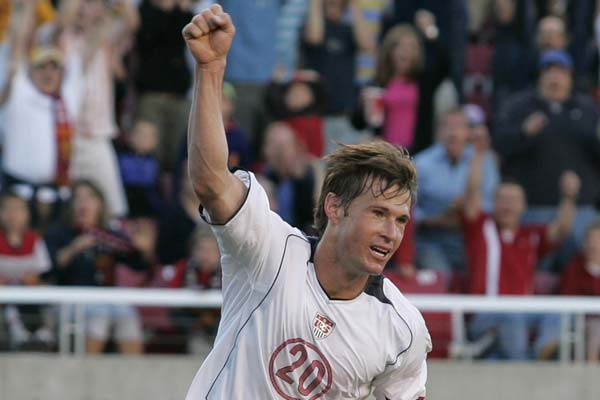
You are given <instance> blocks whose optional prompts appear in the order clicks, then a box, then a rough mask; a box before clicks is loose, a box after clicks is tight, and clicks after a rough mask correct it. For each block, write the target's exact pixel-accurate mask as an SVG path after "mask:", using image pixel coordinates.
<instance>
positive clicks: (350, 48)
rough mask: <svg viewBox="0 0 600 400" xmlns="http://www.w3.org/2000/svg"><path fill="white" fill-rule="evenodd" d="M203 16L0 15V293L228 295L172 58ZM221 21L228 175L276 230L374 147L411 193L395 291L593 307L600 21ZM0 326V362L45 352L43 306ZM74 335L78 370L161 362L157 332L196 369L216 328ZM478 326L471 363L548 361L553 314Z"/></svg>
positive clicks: (145, 5)
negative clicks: (95, 358) (343, 156)
mask: <svg viewBox="0 0 600 400" xmlns="http://www.w3.org/2000/svg"><path fill="white" fill-rule="evenodd" d="M211 3H212V1H211V0H7V1H3V2H2V3H0V133H1V138H2V140H1V143H2V147H1V176H2V179H1V189H2V195H1V197H0V285H64V286H73V285H76V286H141V287H144V286H147V287H170V288H181V287H187V288H192V289H194V290H205V289H218V288H219V287H220V279H221V276H220V267H219V262H220V261H219V255H218V247H217V245H216V242H215V239H214V237H213V236H212V234H211V232H210V230H208V229H207V228H206V226H205V224H203V222H202V220H201V217H200V214H199V212H198V207H199V204H198V201H197V199H196V197H195V195H194V193H193V189H192V187H191V185H190V182H189V179H188V172H187V168H186V165H187V164H186V158H187V155H186V148H187V144H186V140H187V138H186V136H187V135H186V128H187V121H188V112H189V109H190V106H191V98H190V92H191V90H190V89H191V88H190V87H191V85H192V80H193V79H192V77H193V73H194V66H193V63H192V61H191V58H190V57H189V55H188V53H187V50H186V48H185V43H184V41H183V40H182V37H181V30H182V28H183V27H184V25H185V24H186V23H188V22H189V20H190V19H191V18H192V17H193V15H194V14H195V13H198V12H199V11H201V10H202V9H204V8H205V7H207V6H209V5H210V4H211ZM220 3H221V4H222V6H223V8H224V9H225V11H226V12H228V13H230V15H231V16H232V19H233V22H234V24H235V25H236V38H235V40H234V42H233V46H232V48H231V51H230V54H229V58H228V64H227V71H226V77H225V78H226V81H227V82H226V83H225V84H224V86H223V96H222V104H223V124H224V128H225V132H226V138H227V143H228V145H229V150H230V152H229V167H231V168H245V169H250V170H252V171H254V172H255V173H256V174H257V176H258V179H259V181H260V182H261V184H263V185H264V187H265V189H266V191H267V193H268V196H269V200H270V204H271V208H272V210H273V211H274V212H277V213H278V214H279V215H281V217H282V218H283V219H284V220H286V221H287V222H289V223H290V224H293V225H295V226H298V227H299V228H301V229H302V230H304V231H305V232H307V234H312V233H313V232H314V231H313V227H312V219H313V209H314V206H315V202H316V199H317V198H318V195H319V193H318V191H319V187H320V183H321V180H322V171H323V161H322V157H323V156H326V155H327V154H328V153H329V152H331V151H332V149H334V148H335V147H337V146H340V145H342V144H349V143H357V142H361V141H367V140H386V141H389V142H391V143H393V144H396V145H400V146H404V147H406V148H408V149H409V150H410V151H411V153H412V154H413V155H414V160H415V163H416V167H417V170H418V174H419V191H418V200H417V202H416V204H415V205H414V207H413V210H412V217H413V218H412V220H411V223H410V224H409V226H408V228H407V230H406V232H405V239H404V241H403V243H402V245H401V248H400V249H399V251H398V253H397V255H396V257H395V259H394V263H392V264H391V265H389V267H388V269H387V272H386V273H387V274H388V276H389V277H390V278H391V279H392V280H393V281H394V282H395V283H396V284H398V286H399V287H400V288H401V289H402V290H403V291H404V292H411V291H416V292H421V293H423V292H427V291H428V290H430V292H436V293H463V294H477V295H487V296H502V295H535V294H566V295H600V225H599V222H598V217H599V212H598V207H599V206H600V133H599V132H600V125H599V122H600V121H599V117H600V109H599V105H600V103H599V102H600V79H599V76H600V61H599V60H600V56H599V54H600V51H599V49H600V1H596V0H579V1H569V0H548V1H529V0H448V1H435V0H421V1H408V0H260V1H245V0H244V1H241V0H222V1H221V2H220ZM428 288H429V289H428ZM0 311H1V316H0V349H10V350H19V349H44V350H54V349H56V310H53V309H52V307H48V306H45V305H27V306H22V305H17V306H4V307H0ZM85 316H86V323H87V326H86V335H87V350H88V352H91V353H96V352H102V351H106V349H107V344H110V345H113V347H114V348H115V349H117V350H118V351H121V352H124V353H141V352H144V351H153V349H156V351H161V346H160V345H157V343H155V342H153V340H154V338H155V336H156V335H158V334H159V333H160V334H162V335H165V336H168V335H175V334H179V335H182V336H183V337H184V341H183V345H182V346H183V347H182V349H183V350H186V349H187V350H189V351H193V348H194V346H193V345H192V342H193V341H194V338H197V337H201V338H206V340H209V341H210V339H211V338H212V337H213V336H214V334H215V332H216V327H217V326H218V321H219V312H218V311H215V310H156V309H154V310H150V309H140V308H135V307H131V306H115V305H98V306H94V307H88V308H86V310H85ZM152 318H155V319H156V318H157V319H158V320H160V321H159V322H157V321H156V320H152ZM587 322H588V325H587V326H588V337H587V339H588V340H587V344H588V359H590V360H598V359H599V357H600V324H599V323H598V320H597V319H593V318H590V319H588V321H587ZM468 324H469V325H468V327H469V329H468V334H469V338H470V339H471V340H472V345H473V346H472V347H471V348H469V349H467V350H464V351H465V354H466V353H469V354H470V356H476V357H482V358H494V359H532V358H552V357H555V356H556V347H557V346H556V345H557V343H558V339H559V331H560V326H559V324H560V321H559V319H558V317H557V316H556V315H553V314H542V315H525V314H510V315H509V314H475V315H472V316H469V319H468ZM430 329H431V330H432V333H433V339H434V347H436V344H437V345H438V346H437V347H438V348H443V347H444V344H443V343H442V342H441V341H437V340H438V337H437V336H436V334H435V333H434V332H435V331H436V329H435V328H431V326H430ZM111 333H112V336H111ZM436 341H437V342H436ZM186 346H187V347H186ZM473 349H475V350H473ZM438 354H439V355H442V356H443V355H445V353H444V352H441V353H438ZM458 355H460V354H458Z"/></svg>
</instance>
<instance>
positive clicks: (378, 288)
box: [365, 275, 392, 304]
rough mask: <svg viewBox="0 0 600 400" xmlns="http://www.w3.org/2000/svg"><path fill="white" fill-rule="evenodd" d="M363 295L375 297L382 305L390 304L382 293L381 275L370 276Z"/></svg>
mask: <svg viewBox="0 0 600 400" xmlns="http://www.w3.org/2000/svg"><path fill="white" fill-rule="evenodd" d="M365 293H366V294H368V295H371V296H373V297H375V298H376V299H377V300H379V301H380V302H382V303H384V304H392V302H391V301H390V299H388V298H387V297H386V296H385V293H384V292H383V275H371V276H369V280H368V281H367V286H365Z"/></svg>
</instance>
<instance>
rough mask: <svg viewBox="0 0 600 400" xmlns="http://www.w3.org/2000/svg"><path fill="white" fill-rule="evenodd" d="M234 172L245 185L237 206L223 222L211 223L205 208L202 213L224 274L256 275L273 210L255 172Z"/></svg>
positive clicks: (266, 244)
mask: <svg viewBox="0 0 600 400" xmlns="http://www.w3.org/2000/svg"><path fill="white" fill-rule="evenodd" d="M235 175H236V176H237V177H238V178H239V179H240V180H241V181H242V182H243V183H244V184H245V185H246V187H247V188H248V191H247V193H246V198H245V199H244V202H243V204H242V205H241V207H240V208H239V210H238V211H237V212H236V213H235V214H234V215H233V216H232V217H231V218H230V219H229V221H227V222H225V223H224V224H213V223H211V221H210V217H209V215H208V213H207V212H206V211H203V212H202V217H203V219H204V220H205V221H206V222H207V223H209V224H210V227H211V229H212V231H213V233H214V234H215V237H216V238H217V242H218V244H219V251H220V252H221V268H222V270H223V275H224V276H227V275H233V274H235V273H236V272H238V271H240V270H244V271H247V273H248V275H250V276H251V277H252V278H254V279H257V278H258V277H259V276H260V273H261V270H262V269H264V265H265V260H266V258H267V256H268V252H269V247H270V246H271V245H272V244H271V237H272V236H273V231H272V229H271V227H272V218H273V217H272V212H271V209H270V207H269V200H268V198H267V194H266V192H265V190H264V189H263V188H262V186H261V185H260V184H259V183H258V181H257V180H256V177H255V176H254V174H252V173H251V172H248V171H244V170H238V171H236V172H235Z"/></svg>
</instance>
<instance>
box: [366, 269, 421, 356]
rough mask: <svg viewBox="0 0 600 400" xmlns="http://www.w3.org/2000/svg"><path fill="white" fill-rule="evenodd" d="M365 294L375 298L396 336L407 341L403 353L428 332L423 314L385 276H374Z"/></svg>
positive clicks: (370, 279)
mask: <svg viewBox="0 0 600 400" xmlns="http://www.w3.org/2000/svg"><path fill="white" fill-rule="evenodd" d="M365 293H366V294H368V295H370V296H373V298H374V300H376V301H377V302H378V305H380V308H381V309H382V310H383V312H384V314H385V317H386V320H387V321H389V322H390V323H391V325H392V327H393V329H394V331H395V332H396V335H399V336H400V337H402V338H403V339H405V340H403V342H404V343H405V344H406V346H405V349H403V350H402V351H406V350H408V348H409V347H410V346H411V345H412V343H413V341H414V337H415V336H416V335H419V334H422V333H424V332H426V331H427V328H426V326H425V321H424V320H423V316H422V315H421V312H420V311H419V310H418V309H417V308H416V307H415V306H414V305H413V304H412V303H411V302H410V301H408V299H407V298H406V297H405V296H404V295H403V294H402V293H401V292H400V289H398V287H397V286H396V285H394V284H393V283H392V281H390V280H389V279H388V278H386V277H384V276H383V275H378V276H372V277H371V278H369V283H368V284H367V287H366V289H365ZM406 339H407V340H408V342H406Z"/></svg>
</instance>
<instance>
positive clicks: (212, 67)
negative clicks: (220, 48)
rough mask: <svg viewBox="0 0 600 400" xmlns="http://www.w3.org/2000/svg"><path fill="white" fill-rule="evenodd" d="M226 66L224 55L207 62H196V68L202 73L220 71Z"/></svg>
mask: <svg viewBox="0 0 600 400" xmlns="http://www.w3.org/2000/svg"><path fill="white" fill-rule="evenodd" d="M226 66H227V59H226V58H225V57H223V58H219V59H218V60H214V61H211V62H207V63H196V70H197V71H198V72H203V73H222V72H224V71H225V67H226Z"/></svg>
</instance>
